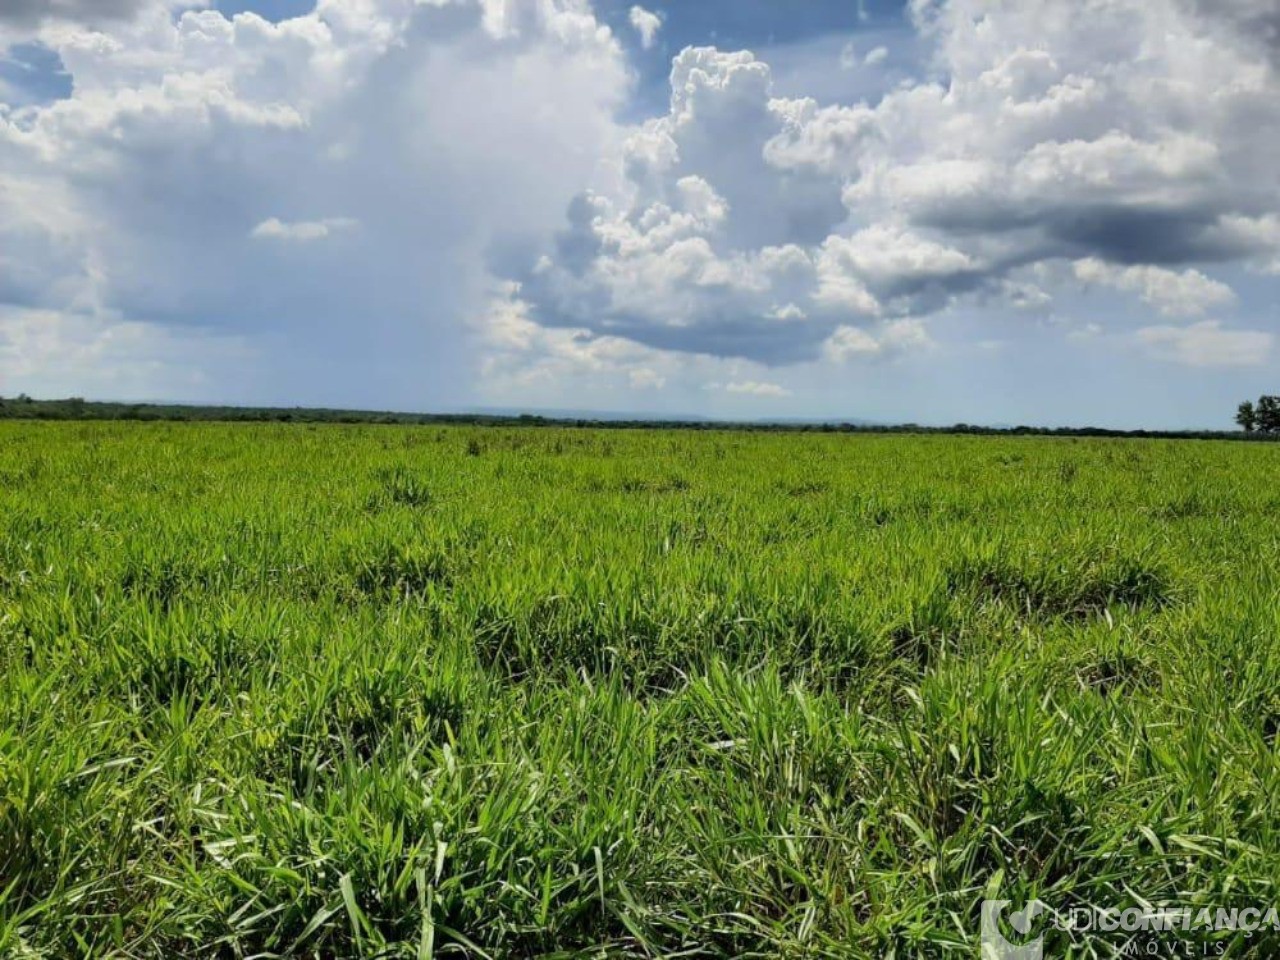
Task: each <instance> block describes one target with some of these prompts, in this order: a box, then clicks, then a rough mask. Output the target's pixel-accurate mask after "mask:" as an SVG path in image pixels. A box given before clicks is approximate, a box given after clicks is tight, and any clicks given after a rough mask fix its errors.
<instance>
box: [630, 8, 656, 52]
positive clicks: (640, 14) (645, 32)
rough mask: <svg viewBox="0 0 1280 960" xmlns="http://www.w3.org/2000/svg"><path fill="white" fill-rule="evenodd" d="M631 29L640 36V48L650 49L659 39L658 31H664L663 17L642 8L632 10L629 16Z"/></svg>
mask: <svg viewBox="0 0 1280 960" xmlns="http://www.w3.org/2000/svg"><path fill="white" fill-rule="evenodd" d="M629 20H630V23H631V28H632V29H633V30H635V32H636V33H638V34H639V35H640V46H642V47H643V48H644V49H646V50H648V49H650V48H651V47H652V46H653V44H654V41H656V40H657V39H658V31H659V30H661V29H662V17H661V15H659V14H657V13H654V12H653V11H652V10H646V9H645V8H644V7H641V6H634V7H632V8H631V13H630V15H629Z"/></svg>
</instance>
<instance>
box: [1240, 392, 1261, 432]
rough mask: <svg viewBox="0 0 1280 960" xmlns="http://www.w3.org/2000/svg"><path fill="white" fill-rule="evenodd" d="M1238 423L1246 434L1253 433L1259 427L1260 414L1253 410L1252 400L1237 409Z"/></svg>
mask: <svg viewBox="0 0 1280 960" xmlns="http://www.w3.org/2000/svg"><path fill="white" fill-rule="evenodd" d="M1236 423H1238V424H1240V429H1241V430H1243V431H1244V432H1245V433H1253V430H1254V428H1255V427H1256V426H1257V425H1258V414H1257V411H1255V410H1254V409H1253V401H1252V400H1246V401H1245V402H1244V403H1242V404H1240V406H1239V407H1237V408H1236Z"/></svg>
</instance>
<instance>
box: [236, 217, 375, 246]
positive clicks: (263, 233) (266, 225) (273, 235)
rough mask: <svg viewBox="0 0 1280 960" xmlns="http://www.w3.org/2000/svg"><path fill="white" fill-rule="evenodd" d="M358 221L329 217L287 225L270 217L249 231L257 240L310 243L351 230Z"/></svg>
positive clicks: (348, 218) (297, 221)
mask: <svg viewBox="0 0 1280 960" xmlns="http://www.w3.org/2000/svg"><path fill="white" fill-rule="evenodd" d="M357 224H358V221H356V220H353V219H352V218H350V217H327V218H325V219H323V220H295V221H293V222H292V223H286V222H284V221H283V220H280V219H278V218H276V217H269V218H268V219H266V220H263V221H262V222H261V223H260V224H258V225H257V226H256V227H254V228H253V229H252V230H251V231H249V236H251V237H253V238H254V239H255V240H291V241H295V242H298V243H308V242H310V241H313V240H324V239H327V238H328V237H330V236H332V235H333V234H335V233H339V232H341V231H343V230H350V229H351V228H352V227H355V226H357Z"/></svg>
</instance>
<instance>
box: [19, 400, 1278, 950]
mask: <svg viewBox="0 0 1280 960" xmlns="http://www.w3.org/2000/svg"><path fill="white" fill-rule="evenodd" d="M1278 469H1280V448H1277V447H1274V446H1271V445H1263V444H1225V443H1210V442H1192V441H1185V442H1163V441H1119V440H1092V441H1086V440H1049V439H1031V438H1018V439H1015V438H1002V439H995V438H959V437H906V436H898V437H878V436H856V437H855V436H838V435H765V434H750V433H715V432H707V433H680V432H641V431H634V432H633V431H626V432H621V431H586V430H560V429H533V428H528V429H515V428H512V429H498V428H489V429H478V428H452V427H451V428H437V427H342V426H322V427H304V426H284V425H281V426H275V425H263V426H248V425H226V426H219V425H209V424H202V425H196V424H175V425H138V424H119V425H112V424H92V425H87V424H73V423H56V424H19V423H4V424H0V476H3V478H4V484H3V486H2V487H0V955H6V954H12V955H14V956H48V957H65V956H77V955H94V956H137V957H162V956H165V957H168V956H188V955H191V956H206V955H216V956H227V957H242V956H243V957H248V956H316V957H334V956H343V957H346V956H352V957H355V956H362V957H363V956H397V957H399V956H404V957H429V956H449V955H454V956H457V955H473V956H486V955H487V956H493V957H527V956H543V955H549V956H574V955H583V956H600V955H609V956H625V955H636V956H645V955H653V956H659V955H669V954H674V953H683V954H684V955H698V956H742V955H752V956H761V957H766V956H768V957H772V956H797V957H799V956H867V957H873V956H874V957H880V956H885V955H887V954H893V955H896V956H899V957H911V956H921V955H924V956H935V955H955V956H973V955H975V954H976V949H977V948H976V935H977V930H978V903H979V901H980V900H981V899H982V897H983V896H984V895H986V894H987V893H988V892H999V893H1000V894H1001V895H1002V896H1003V897H1005V898H1007V899H1010V900H1013V901H1023V900H1025V899H1028V898H1030V897H1039V898H1041V899H1042V900H1045V901H1046V902H1049V903H1051V904H1052V905H1054V906H1055V907H1056V908H1058V909H1063V910H1065V909H1067V908H1069V907H1071V906H1073V905H1078V904H1098V905H1105V906H1125V905H1128V904H1132V903H1135V902H1137V900H1138V898H1146V899H1147V900H1151V901H1159V900H1177V901H1179V902H1193V903H1201V902H1203V903H1211V904H1214V905H1219V904H1221V905H1229V904H1231V903H1245V904H1248V905H1255V904H1257V903H1265V904H1268V905H1269V904H1271V903H1272V902H1273V901H1275V900H1277V899H1280V896H1278V895H1277V891H1276V883H1277V881H1280V829H1278V827H1280V769H1278V767H1277V753H1276V738H1277V735H1278V732H1280V649H1278V648H1277V644H1280V604H1277V603H1276V601H1275V598H1276V597H1277V596H1278V595H1280V565H1278V564H1277V560H1280V536H1277V534H1278V533H1280V525H1278V524H1277V519H1276V518H1277V516H1280V513H1278V510H1280V487H1277V486H1276V483H1275V477H1276V476H1277V470H1278ZM1269 936H1270V935H1269V934H1259V933H1255V934H1254V936H1253V937H1252V938H1251V939H1249V940H1248V941H1247V942H1246V941H1244V940H1237V941H1228V942H1227V943H1226V945H1225V947H1224V950H1225V952H1226V953H1227V954H1244V953H1261V954H1266V953H1269V952H1271V951H1274V950H1277V949H1280V943H1276V942H1275V941H1274V940H1269V939H1268V937H1269ZM1112 946H1114V944H1111V945H1109V944H1107V943H1105V942H1103V941H1101V940H1098V941H1092V942H1087V941H1081V942H1076V943H1074V944H1071V943H1068V942H1067V941H1065V940H1061V939H1059V940H1057V941H1052V940H1051V942H1050V948H1051V950H1057V951H1058V955H1063V954H1065V953H1066V952H1067V951H1068V950H1070V951H1072V955H1075V956H1090V955H1098V956H1108V955H1110V950H1111V948H1112ZM1197 955H1199V954H1197Z"/></svg>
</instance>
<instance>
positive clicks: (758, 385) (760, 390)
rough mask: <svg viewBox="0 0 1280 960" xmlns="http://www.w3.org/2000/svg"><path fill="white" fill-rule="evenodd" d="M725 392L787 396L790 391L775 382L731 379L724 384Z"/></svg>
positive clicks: (760, 395)
mask: <svg viewBox="0 0 1280 960" xmlns="http://www.w3.org/2000/svg"><path fill="white" fill-rule="evenodd" d="M722 389H723V390H724V391H725V393H744V394H747V395H749V396H752V397H789V396H791V391H790V390H788V389H787V388H786V387H783V386H780V385H779V384H776V383H768V382H765V381H761V380H733V381H730V382H729V383H726V384H724V386H723V388H722Z"/></svg>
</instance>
